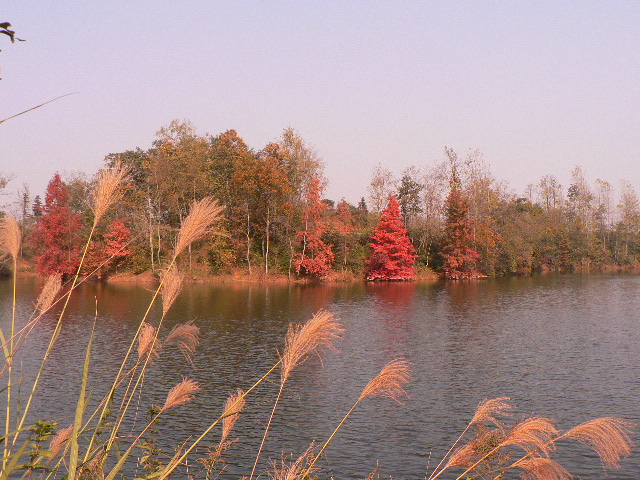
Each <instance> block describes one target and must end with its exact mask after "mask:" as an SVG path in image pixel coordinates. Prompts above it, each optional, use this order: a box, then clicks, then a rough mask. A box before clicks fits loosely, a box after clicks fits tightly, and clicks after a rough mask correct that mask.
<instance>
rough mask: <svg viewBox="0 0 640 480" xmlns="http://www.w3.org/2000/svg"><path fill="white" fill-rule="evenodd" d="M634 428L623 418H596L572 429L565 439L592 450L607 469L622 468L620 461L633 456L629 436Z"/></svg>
mask: <svg viewBox="0 0 640 480" xmlns="http://www.w3.org/2000/svg"><path fill="white" fill-rule="evenodd" d="M634 426H635V425H634V424H633V423H631V422H627V421H625V420H623V419H621V418H612V417H603V418H596V419H594V420H589V421H588V422H585V423H582V424H580V425H578V426H577V427H574V428H572V429H571V430H569V431H568V432H567V433H566V434H565V435H564V437H567V438H572V439H574V440H577V441H579V442H580V443H583V444H585V445H587V446H588V447H590V448H592V449H593V450H594V451H595V452H596V453H597V454H598V456H599V457H600V459H601V460H602V463H604V464H605V465H606V466H607V467H609V468H620V459H621V458H622V457H628V456H629V455H631V447H632V446H633V442H632V441H631V438H630V436H629V434H630V433H631V432H632V428H633V427H634Z"/></svg>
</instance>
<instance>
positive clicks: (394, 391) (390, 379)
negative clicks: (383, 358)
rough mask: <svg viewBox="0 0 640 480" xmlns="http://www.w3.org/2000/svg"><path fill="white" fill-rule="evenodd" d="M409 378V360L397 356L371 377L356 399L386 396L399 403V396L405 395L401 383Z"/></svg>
mask: <svg viewBox="0 0 640 480" xmlns="http://www.w3.org/2000/svg"><path fill="white" fill-rule="evenodd" d="M410 379H411V367H410V365H409V362H407V361H406V360H404V359H402V358H397V359H395V360H392V361H391V362H389V363H388V364H387V365H385V367H384V368H383V369H382V370H381V371H380V373H379V374H378V375H376V376H375V377H374V378H372V379H371V380H370V381H369V383H368V384H367V386H366V387H365V388H364V390H363V391H362V393H361V394H360V398H359V399H358V401H362V400H364V399H365V398H367V397H387V398H391V399H393V400H395V401H396V402H398V403H400V401H399V398H400V397H401V396H403V395H406V393H407V392H405V390H404V388H403V385H404V384H405V383H407V382H408V381H409V380H410Z"/></svg>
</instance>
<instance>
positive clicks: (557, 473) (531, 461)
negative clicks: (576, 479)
mask: <svg viewBox="0 0 640 480" xmlns="http://www.w3.org/2000/svg"><path fill="white" fill-rule="evenodd" d="M514 466H515V467H518V468H521V469H522V470H523V472H522V477H521V478H522V479H523V480H571V479H572V478H573V475H571V474H570V473H569V472H568V471H567V469H566V468H564V467H563V466H562V465H560V464H559V463H558V462H556V461H555V460H551V459H550V458H547V457H538V456H533V457H530V458H526V459H524V460H520V461H518V462H516V463H515V464H514Z"/></svg>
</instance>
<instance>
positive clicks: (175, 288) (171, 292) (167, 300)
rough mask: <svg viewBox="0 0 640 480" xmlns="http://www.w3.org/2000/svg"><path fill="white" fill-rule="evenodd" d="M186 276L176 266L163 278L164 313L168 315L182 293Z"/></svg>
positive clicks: (161, 290) (161, 291)
mask: <svg viewBox="0 0 640 480" xmlns="http://www.w3.org/2000/svg"><path fill="white" fill-rule="evenodd" d="M183 282H184V275H182V274H181V273H180V272H179V271H178V269H177V268H176V266H175V265H172V266H171V268H170V269H169V270H167V271H166V272H165V273H164V276H163V278H162V287H161V288H160V295H162V313H163V315H166V314H167V312H168V311H169V309H170V308H171V305H173V302H174V301H175V299H176V298H177V297H178V295H180V292H181V291H182V284H183Z"/></svg>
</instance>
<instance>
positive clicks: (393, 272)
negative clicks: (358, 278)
mask: <svg viewBox="0 0 640 480" xmlns="http://www.w3.org/2000/svg"><path fill="white" fill-rule="evenodd" d="M369 246H370V248H371V250H370V253H369V258H368V260H367V264H366V270H365V276H366V278H367V280H411V279H414V278H415V276H416V274H415V270H414V267H413V264H414V262H415V258H416V255H415V248H414V247H413V244H412V243H411V239H410V238H409V236H408V235H407V229H406V228H405V226H404V220H403V218H402V213H401V212H400V204H399V203H398V199H397V198H396V197H395V195H391V197H389V203H388V204H387V207H386V208H385V209H384V210H383V211H382V215H381V217H380V223H379V225H378V227H377V228H376V229H375V230H374V231H373V233H372V234H371V243H370V244H369Z"/></svg>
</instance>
